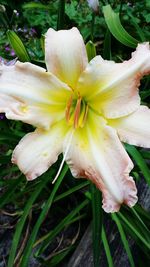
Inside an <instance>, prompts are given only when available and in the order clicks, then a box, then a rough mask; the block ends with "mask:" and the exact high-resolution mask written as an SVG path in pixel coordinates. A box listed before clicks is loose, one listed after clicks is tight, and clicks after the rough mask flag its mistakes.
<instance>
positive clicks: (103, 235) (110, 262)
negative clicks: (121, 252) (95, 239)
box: [102, 225, 114, 267]
mask: <svg viewBox="0 0 150 267" xmlns="http://www.w3.org/2000/svg"><path fill="white" fill-rule="evenodd" d="M102 241H103V246H104V249H105V253H106V257H107V261H108V266H109V267H114V264H113V259H112V256H111V252H110V248H109V244H108V241H107V237H106V233H105V229H104V226H103V225H102Z"/></svg>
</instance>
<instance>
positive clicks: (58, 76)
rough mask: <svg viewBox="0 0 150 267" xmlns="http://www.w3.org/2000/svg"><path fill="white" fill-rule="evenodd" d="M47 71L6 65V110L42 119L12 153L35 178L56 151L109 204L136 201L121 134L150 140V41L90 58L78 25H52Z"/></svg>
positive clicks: (0, 97)
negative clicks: (146, 98)
mask: <svg viewBox="0 0 150 267" xmlns="http://www.w3.org/2000/svg"><path fill="white" fill-rule="evenodd" d="M45 55H46V56H45V60H46V65H47V71H46V70H45V69H44V68H41V67H38V66H35V65H33V64H31V63H21V62H17V63H16V64H15V65H13V66H6V65H2V66H1V67H0V112H5V114H6V117H7V118H8V119H14V120H21V121H23V122H26V123H29V124H32V125H34V126H35V127H37V129H36V130H35V132H33V133H28V134H27V135H26V136H25V137H24V138H23V139H22V140H21V141H20V143H19V144H18V145H17V147H16V148H15V150H14V152H13V156H12V161H13V162H14V163H16V164H17V165H18V166H19V168H20V170H21V171H22V172H23V173H24V174H25V175H26V177H27V179H28V180H33V179H35V178H36V177H38V176H39V175H41V174H42V173H44V172H45V171H46V170H47V169H48V168H49V167H50V166H51V165H52V164H53V163H54V162H56V160H57V158H58V155H59V154H60V153H62V152H63V153H64V159H65V160H66V162H67V163H68V165H69V166H70V169H71V172H72V174H73V176H75V177H83V178H88V179H90V180H91V181H92V182H93V183H95V184H96V186H97V187H98V188H99V189H100V190H101V191H102V194H103V208H104V210H105V211H106V212H114V211H118V210H119V208H120V205H121V204H122V203H124V204H126V205H128V206H130V207H132V206H133V205H134V204H135V203H136V201H137V195H136V194H137V190H136V186H135V183H134V180H133V178H132V177H130V175H129V173H130V171H131V170H132V168H133V163H132V161H131V159H130V158H129V156H128V154H127V152H126V151H125V149H124V146H123V144H122V142H127V143H129V144H133V145H137V146H142V147H150V110H149V109H148V108H147V107H146V106H140V97H139V94H138V86H139V84H140V83H139V82H140V78H141V77H142V76H143V75H145V74H148V73H149V72H150V49H149V45H148V43H143V44H139V45H138V47H137V50H136V51H135V52H134V53H133V54H132V58H131V59H130V60H129V61H125V62H123V63H115V62H113V61H107V60H103V59H102V57H101V56H96V57H95V58H94V59H93V60H91V62H90V63H88V59H87V54H86V49H85V45H84V42H83V39H82V36H81V35H80V33H79V31H78V30H77V29H76V28H73V29H71V30H61V31H58V32H56V31H54V30H53V29H49V30H48V32H47V34H46V40H45Z"/></svg>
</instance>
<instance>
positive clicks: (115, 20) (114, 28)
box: [103, 5, 139, 48]
mask: <svg viewBox="0 0 150 267" xmlns="http://www.w3.org/2000/svg"><path fill="white" fill-rule="evenodd" d="M103 12H104V18H105V21H106V24H107V26H108V28H109V30H110V32H111V33H112V35H113V36H114V37H115V38H116V39H117V40H118V41H119V42H121V43H122V44H124V45H126V46H129V47H132V48H135V47H136V46H137V44H138V42H139V41H137V40H136V39H135V38H133V37H132V36H131V35H130V34H129V33H128V32H127V31H126V30H125V29H124V28H123V26H122V24H121V22H120V18H119V13H115V12H114V11H113V10H112V8H111V6H110V5H107V6H104V7H103Z"/></svg>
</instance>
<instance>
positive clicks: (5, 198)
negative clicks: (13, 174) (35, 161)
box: [0, 175, 23, 208]
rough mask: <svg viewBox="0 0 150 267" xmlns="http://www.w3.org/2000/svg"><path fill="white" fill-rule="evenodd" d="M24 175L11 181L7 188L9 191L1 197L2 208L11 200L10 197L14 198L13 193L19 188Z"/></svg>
mask: <svg viewBox="0 0 150 267" xmlns="http://www.w3.org/2000/svg"><path fill="white" fill-rule="evenodd" d="M22 178H23V175H21V176H20V177H18V178H17V179H15V180H14V181H13V183H11V184H10V185H9V187H8V189H7V191H6V192H5V193H4V194H3V195H2V196H1V197H0V208H2V207H3V206H4V205H5V204H7V203H8V202H10V199H13V195H14V193H15V190H16V189H17V188H18V186H19V184H20V183H21V182H22Z"/></svg>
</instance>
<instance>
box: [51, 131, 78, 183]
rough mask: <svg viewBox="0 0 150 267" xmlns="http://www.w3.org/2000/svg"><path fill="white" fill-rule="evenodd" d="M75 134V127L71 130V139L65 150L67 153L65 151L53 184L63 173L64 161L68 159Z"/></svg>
mask: <svg viewBox="0 0 150 267" xmlns="http://www.w3.org/2000/svg"><path fill="white" fill-rule="evenodd" d="M73 134H74V129H73V130H72V131H71V134H70V137H69V140H68V145H67V147H66V151H65V153H64V156H63V159H62V162H61V164H60V167H59V169H58V172H57V174H56V176H55V178H54V180H53V181H52V184H54V183H55V182H56V180H57V178H58V177H59V175H60V173H61V170H62V168H63V165H64V162H65V160H66V157H67V154H68V152H69V148H70V145H71V141H72V137H73Z"/></svg>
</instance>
